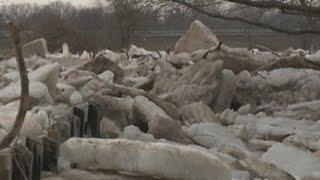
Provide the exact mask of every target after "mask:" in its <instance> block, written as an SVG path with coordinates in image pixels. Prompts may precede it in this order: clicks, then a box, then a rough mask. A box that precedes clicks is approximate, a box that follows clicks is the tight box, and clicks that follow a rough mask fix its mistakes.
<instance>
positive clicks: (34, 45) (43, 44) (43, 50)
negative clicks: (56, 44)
mask: <svg viewBox="0 0 320 180" xmlns="http://www.w3.org/2000/svg"><path fill="white" fill-rule="evenodd" d="M22 49H23V55H24V56H25V57H29V56H32V55H37V56H39V57H42V58H45V57H46V54H48V47H47V41H46V40H45V39H43V38H40V39H36V40H34V41H31V42H29V43H27V44H25V45H24V46H23V48H22Z"/></svg>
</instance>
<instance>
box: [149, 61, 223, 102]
mask: <svg viewBox="0 0 320 180" xmlns="http://www.w3.org/2000/svg"><path fill="white" fill-rule="evenodd" d="M222 69H223V62H222V61H216V62H210V61H200V62H198V63H196V64H193V65H191V66H189V67H187V68H186V69H185V70H184V71H183V72H181V74H179V73H178V72H176V73H171V71H167V72H166V71H164V72H161V74H160V75H158V77H157V78H156V80H155V84H154V88H153V89H152V91H151V93H153V94H157V95H159V97H161V98H162V99H164V100H166V101H168V102H171V103H173V104H177V105H178V106H183V105H187V104H190V103H194V102H199V101H202V102H203V103H205V104H207V105H210V104H211V103H213V100H214V98H215V97H216V96H217V90H216V88H217V87H218V86H219V81H220V79H219V77H220V76H221V74H222Z"/></svg>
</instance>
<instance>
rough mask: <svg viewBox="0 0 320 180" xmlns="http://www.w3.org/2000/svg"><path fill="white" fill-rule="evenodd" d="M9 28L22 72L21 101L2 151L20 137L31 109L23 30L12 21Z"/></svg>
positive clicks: (1, 144) (4, 140) (0, 145)
mask: <svg viewBox="0 0 320 180" xmlns="http://www.w3.org/2000/svg"><path fill="white" fill-rule="evenodd" d="M8 27H9V30H10V33H11V37H12V40H13V42H14V45H15V50H16V60H17V64H18V66H19V71H20V83H21V101H20V106H19V111H18V114H17V116H16V120H15V122H14V125H13V127H12V128H11V130H10V132H9V133H8V134H7V135H6V137H5V138H4V139H3V140H2V142H1V143H0V150H2V149H4V148H7V147H9V146H10V144H11V143H12V142H13V141H14V140H15V139H16V137H17V136H18V135H19V133H20V131H21V128H22V125H23V122H24V119H25V116H26V113H27V111H28V107H29V80H28V74H27V70H26V66H25V63H24V58H23V54H22V44H21V41H20V31H21V29H20V27H19V25H18V24H17V23H14V22H11V21H10V22H8Z"/></svg>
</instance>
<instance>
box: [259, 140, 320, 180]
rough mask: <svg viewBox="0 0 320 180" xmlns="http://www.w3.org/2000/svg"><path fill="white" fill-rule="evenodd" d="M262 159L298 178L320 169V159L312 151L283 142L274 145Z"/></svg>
mask: <svg viewBox="0 0 320 180" xmlns="http://www.w3.org/2000/svg"><path fill="white" fill-rule="evenodd" d="M262 159H263V160H264V161H266V162H269V163H272V164H274V165H276V166H277V167H279V168H282V169H284V170H285V171H287V172H288V173H290V174H291V175H292V176H293V177H295V178H296V179H302V178H304V177H306V176H309V175H311V174H313V173H315V172H319V170H320V160H319V159H317V158H316V157H315V156H313V155H312V154H311V153H309V152H306V151H302V150H299V149H297V148H295V147H291V146H285V145H282V144H276V145H273V146H272V147H271V148H270V149H269V150H268V152H266V153H265V154H263V156H262Z"/></svg>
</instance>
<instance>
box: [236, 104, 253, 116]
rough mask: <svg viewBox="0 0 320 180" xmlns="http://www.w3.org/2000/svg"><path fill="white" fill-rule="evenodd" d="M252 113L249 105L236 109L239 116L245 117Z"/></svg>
mask: <svg viewBox="0 0 320 180" xmlns="http://www.w3.org/2000/svg"><path fill="white" fill-rule="evenodd" d="M251 111H252V107H251V104H247V105H243V106H241V107H240V108H239V109H238V113H239V115H247V114H249V113H250V112H251Z"/></svg>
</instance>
